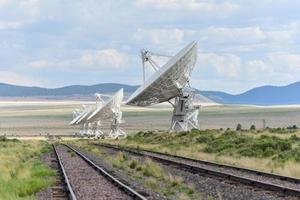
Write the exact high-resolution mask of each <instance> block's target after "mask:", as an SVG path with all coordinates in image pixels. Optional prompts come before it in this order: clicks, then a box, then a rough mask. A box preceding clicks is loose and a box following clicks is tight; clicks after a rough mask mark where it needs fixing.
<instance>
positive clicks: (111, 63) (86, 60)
mask: <svg viewBox="0 0 300 200" xmlns="http://www.w3.org/2000/svg"><path fill="white" fill-rule="evenodd" d="M127 62H128V58H127V56H126V55H125V54H123V53H120V52H118V51H117V50H116V49H104V50H97V51H93V52H90V53H86V54H84V55H82V56H81V58H80V63H81V64H82V65H83V66H84V65H86V66H91V67H93V66H96V67H97V66H102V67H108V68H110V67H111V68H121V67H125V66H126V64H127Z"/></svg>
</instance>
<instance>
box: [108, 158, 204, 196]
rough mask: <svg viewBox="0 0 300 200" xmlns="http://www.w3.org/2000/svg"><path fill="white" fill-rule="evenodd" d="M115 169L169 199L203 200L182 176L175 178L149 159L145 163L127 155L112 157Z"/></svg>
mask: <svg viewBox="0 0 300 200" xmlns="http://www.w3.org/2000/svg"><path fill="white" fill-rule="evenodd" d="M109 159H110V160H111V162H112V164H113V166H114V167H116V168H119V169H122V170H123V171H125V172H126V173H127V174H129V175H131V176H133V177H135V178H136V179H138V180H140V181H141V182H143V183H144V184H145V185H147V186H148V187H149V188H151V189H152V190H154V191H156V192H159V193H161V194H163V195H165V196H167V197H170V198H176V199H182V198H179V197H186V198H185V199H202V198H201V195H200V194H199V193H198V192H196V190H195V189H194V186H193V185H188V184H186V183H185V182H184V181H183V179H182V178H181V177H180V176H173V175H172V174H171V173H169V172H167V171H166V170H165V169H164V168H162V167H161V166H160V165H159V164H157V163H156V162H153V161H152V160H151V159H149V158H147V159H145V160H144V161H142V160H138V159H136V158H132V157H130V156H129V155H127V154H125V153H118V154H117V155H116V156H110V157H109Z"/></svg>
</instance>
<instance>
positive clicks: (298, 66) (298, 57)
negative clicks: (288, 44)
mask: <svg viewBox="0 0 300 200" xmlns="http://www.w3.org/2000/svg"><path fill="white" fill-rule="evenodd" d="M268 58H269V59H270V62H271V64H272V65H273V66H274V67H277V68H279V69H281V71H286V72H292V73H295V72H298V73H299V72H300V54H289V53H270V54H269V55H268Z"/></svg>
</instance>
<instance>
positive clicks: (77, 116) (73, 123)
mask: <svg viewBox="0 0 300 200" xmlns="http://www.w3.org/2000/svg"><path fill="white" fill-rule="evenodd" d="M82 106H83V109H82V110H81V111H77V114H76V115H75V116H74V118H73V120H72V121H71V122H70V125H76V122H77V121H78V120H79V119H80V118H81V117H82V116H83V115H84V114H85V113H86V112H87V111H88V110H87V107H86V106H85V105H82Z"/></svg>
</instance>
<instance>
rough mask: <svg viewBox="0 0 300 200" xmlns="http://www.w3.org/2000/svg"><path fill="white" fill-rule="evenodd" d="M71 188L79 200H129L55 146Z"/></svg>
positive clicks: (69, 153) (61, 148)
mask: <svg viewBox="0 0 300 200" xmlns="http://www.w3.org/2000/svg"><path fill="white" fill-rule="evenodd" d="M57 151H58V154H59V156H60V157H61V160H62V162H63V165H64V168H65V170H66V173H67V176H68V178H69V180H70V183H71V186H72V188H73V190H74V192H75V195H76V197H77V199H81V200H95V199H97V200H129V199H132V197H130V196H129V195H128V194H126V193H125V192H123V191H121V190H119V189H118V188H117V187H116V186H114V185H113V184H112V183H111V182H110V181H108V180H107V179H106V178H105V177H104V176H102V175H100V174H99V173H98V172H97V171H96V170H94V168H92V167H91V166H90V165H89V164H87V163H86V162H85V161H84V160H83V159H82V158H80V157H79V156H78V155H76V154H75V153H71V152H73V151H71V150H69V149H68V148H67V147H65V146H61V145H60V146H57Z"/></svg>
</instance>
